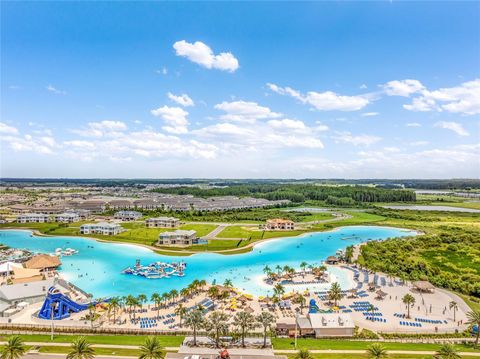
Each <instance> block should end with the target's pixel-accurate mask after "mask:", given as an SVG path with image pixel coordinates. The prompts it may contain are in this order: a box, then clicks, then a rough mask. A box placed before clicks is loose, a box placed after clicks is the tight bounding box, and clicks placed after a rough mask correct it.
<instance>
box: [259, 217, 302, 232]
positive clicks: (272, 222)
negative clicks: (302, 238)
mask: <svg viewBox="0 0 480 359" xmlns="http://www.w3.org/2000/svg"><path fill="white" fill-rule="evenodd" d="M265 229H266V230H267V231H291V230H294V229H295V223H294V222H293V221H291V220H289V219H282V218H274V219H269V220H267V223H266V224H265Z"/></svg>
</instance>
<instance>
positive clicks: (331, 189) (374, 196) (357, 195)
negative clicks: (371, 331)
mask: <svg viewBox="0 0 480 359" xmlns="http://www.w3.org/2000/svg"><path fill="white" fill-rule="evenodd" d="M154 191H155V192H160V193H169V194H179V195H186V194H190V195H194V196H197V197H213V196H239V197H245V196H251V197H258V198H266V199H269V200H272V201H273V200H282V199H288V200H290V201H292V202H297V203H301V202H305V201H307V200H312V201H326V202H327V203H328V204H335V205H350V204H355V203H366V202H408V201H415V199H416V197H415V192H413V191H410V190H391V189H383V188H375V187H364V186H316V185H311V184H282V185H281V184H261V185H260V184H255V185H250V184H244V185H236V186H231V187H225V188H209V189H202V188H195V187H176V188H161V189H158V190H154Z"/></svg>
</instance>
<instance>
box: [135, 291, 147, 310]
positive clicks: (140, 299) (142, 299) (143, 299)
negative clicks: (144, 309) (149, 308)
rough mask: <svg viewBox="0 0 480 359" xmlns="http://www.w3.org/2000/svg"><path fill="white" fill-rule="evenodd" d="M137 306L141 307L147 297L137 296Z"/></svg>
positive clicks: (143, 295)
mask: <svg viewBox="0 0 480 359" xmlns="http://www.w3.org/2000/svg"><path fill="white" fill-rule="evenodd" d="M137 301H138V306H139V307H141V306H142V305H143V304H145V303H146V302H147V296H146V295H145V294H139V295H138V296H137Z"/></svg>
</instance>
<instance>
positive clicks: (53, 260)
mask: <svg viewBox="0 0 480 359" xmlns="http://www.w3.org/2000/svg"><path fill="white" fill-rule="evenodd" d="M61 264H62V262H60V259H59V258H58V257H57V256H50V255H48V254H37V255H35V256H33V257H32V258H30V259H29V260H28V261H26V262H25V263H24V265H25V268H27V269H39V270H40V271H41V272H48V271H50V270H54V269H56V268H57V267H59V266H60V265H61Z"/></svg>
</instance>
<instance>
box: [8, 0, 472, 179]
mask: <svg viewBox="0 0 480 359" xmlns="http://www.w3.org/2000/svg"><path fill="white" fill-rule="evenodd" d="M1 7H2V9H1V10H2V12H1V17H2V18H1V20H2V21H1V30H2V34H1V36H2V38H1V40H2V41H1V83H0V85H1V88H0V89H1V112H0V114H1V118H0V123H1V124H0V141H1V142H0V145H1V157H2V159H1V164H0V166H1V167H0V170H1V176H2V177H137V178H139V177H152V178H166V177H226V178H266V177H269V178H273V177H278V178H307V177H309V178H314V177H317V178H328V177H345V178H367V177H376V178H450V177H479V175H480V163H479V158H480V156H479V155H480V144H479V142H480V141H479V140H480V120H479V118H480V117H479V114H480V25H479V24H480V18H479V17H480V16H479V13H480V12H479V4H478V3H476V2H451V3H448V2H418V3H417V2H357V3H348V2H325V3H321V2H318V3H287V2H280V3H272V2H262V3H252V2H247V3H216V2H212V3H199V2H195V3H173V2H168V3H154V2H144V3H134V2H130V3H122V2H103V3H93V2H48V3H47V2H36V3H35V2H2V3H1Z"/></svg>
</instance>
